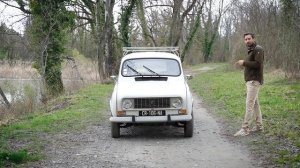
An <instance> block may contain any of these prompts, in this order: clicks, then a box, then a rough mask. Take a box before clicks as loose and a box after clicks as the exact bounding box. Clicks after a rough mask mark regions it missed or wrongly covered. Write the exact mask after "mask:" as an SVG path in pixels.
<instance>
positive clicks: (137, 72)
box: [127, 65, 143, 76]
mask: <svg viewBox="0 0 300 168" xmlns="http://www.w3.org/2000/svg"><path fill="white" fill-rule="evenodd" d="M127 67H128V68H129V69H130V70H132V71H133V72H135V73H136V74H138V75H140V76H143V75H142V74H141V73H140V72H139V71H137V70H135V69H134V68H132V67H131V66H129V65H127Z"/></svg>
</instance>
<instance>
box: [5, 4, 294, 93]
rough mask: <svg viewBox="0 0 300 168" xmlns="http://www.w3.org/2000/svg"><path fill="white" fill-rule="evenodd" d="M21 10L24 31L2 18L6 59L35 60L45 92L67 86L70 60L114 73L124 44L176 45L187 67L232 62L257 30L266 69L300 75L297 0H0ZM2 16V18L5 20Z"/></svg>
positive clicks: (104, 75) (242, 53)
mask: <svg viewBox="0 0 300 168" xmlns="http://www.w3.org/2000/svg"><path fill="white" fill-rule="evenodd" d="M0 3H2V5H5V6H7V7H9V8H14V9H17V10H20V11H22V13H23V15H22V16H18V17H22V18H21V19H20V20H21V21H23V22H24V23H25V24H24V27H25V30H24V32H22V33H18V32H17V31H16V30H14V29H12V28H8V26H7V24H6V23H5V22H2V23H0V24H1V25H0V59H1V60H2V62H9V63H11V64H13V63H14V62H15V61H16V60H23V61H31V62H34V68H36V69H37V70H38V72H39V74H40V75H41V78H42V80H43V82H44V85H45V88H46V89H45V90H46V92H47V94H51V95H56V94H59V93H61V92H62V91H63V90H64V88H63V84H62V79H61V68H62V62H63V61H64V59H72V51H74V50H76V51H79V53H80V54H82V55H84V56H85V57H87V58H90V59H91V60H94V61H97V63H98V72H99V76H100V80H101V81H105V79H106V78H108V77H109V76H110V75H112V74H116V73H117V70H118V66H119V62H120V59H121V57H122V47H126V46H137V47H139V46H140V47H142V46H149V47H150V46H178V47H179V48H180V52H181V53H180V54H181V59H182V61H183V63H184V64H186V65H193V64H199V63H205V62H211V61H214V62H229V63H233V62H235V61H236V60H238V59H243V58H244V57H245V56H246V47H245V45H244V41H243V34H244V33H245V32H253V33H255V34H256V40H257V42H258V44H259V45H261V46H262V47H263V48H264V50H265V63H266V65H267V67H270V68H276V69H281V70H283V71H284V72H285V74H286V77H287V78H293V79H299V78H300V56H299V53H300V43H299V41H300V2H299V0H231V1H224V0H144V1H141V0H128V1H125V0H51V1H45V0H0ZM0 19H1V17H0Z"/></svg>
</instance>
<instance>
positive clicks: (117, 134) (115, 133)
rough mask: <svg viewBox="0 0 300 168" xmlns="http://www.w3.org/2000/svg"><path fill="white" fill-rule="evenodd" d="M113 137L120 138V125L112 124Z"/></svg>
mask: <svg viewBox="0 0 300 168" xmlns="http://www.w3.org/2000/svg"><path fill="white" fill-rule="evenodd" d="M111 137H113V138H119V137H120V124H119V123H115V122H111Z"/></svg>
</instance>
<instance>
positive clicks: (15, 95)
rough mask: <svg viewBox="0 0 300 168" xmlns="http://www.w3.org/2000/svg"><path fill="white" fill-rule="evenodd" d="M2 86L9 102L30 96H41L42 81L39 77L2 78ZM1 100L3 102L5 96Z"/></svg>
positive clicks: (0, 80) (37, 97) (0, 82)
mask: <svg viewBox="0 0 300 168" xmlns="http://www.w3.org/2000/svg"><path fill="white" fill-rule="evenodd" d="M0 86H1V88H2V90H3V92H4V94H5V96H6V98H7V100H8V101H9V102H12V101H15V100H18V99H21V98H24V97H28V96H30V97H35V99H36V100H39V98H40V90H41V89H40V86H41V81H40V80H37V79H12V78H0ZM0 100H1V102H2V101H3V98H2V97H0Z"/></svg>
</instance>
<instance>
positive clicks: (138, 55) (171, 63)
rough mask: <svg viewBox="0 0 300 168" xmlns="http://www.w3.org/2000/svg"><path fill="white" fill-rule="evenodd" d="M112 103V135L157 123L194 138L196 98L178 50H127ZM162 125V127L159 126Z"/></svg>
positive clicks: (124, 49)
mask: <svg viewBox="0 0 300 168" xmlns="http://www.w3.org/2000/svg"><path fill="white" fill-rule="evenodd" d="M123 55H124V56H123V58H122V60H121V64H120V70H119V75H118V76H111V77H112V78H113V79H114V80H115V86H114V90H113V93H112V96H111V99H110V110H111V117H110V122H111V135H112V137H113V138H118V137H119V136H120V128H122V127H128V126H140V125H143V124H149V123H156V125H167V124H170V125H176V126H181V127H183V128H184V136H185V137H192V136H193V126H194V119H193V98H192V94H191V92H190V89H189V86H188V84H187V80H188V79H190V78H191V76H190V75H184V72H183V68H182V64H181V61H180V57H179V54H178V48H177V47H125V48H123ZM159 123H160V124H159Z"/></svg>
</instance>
